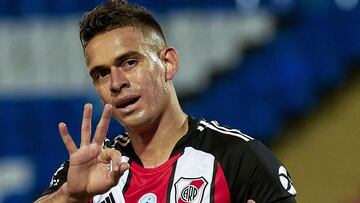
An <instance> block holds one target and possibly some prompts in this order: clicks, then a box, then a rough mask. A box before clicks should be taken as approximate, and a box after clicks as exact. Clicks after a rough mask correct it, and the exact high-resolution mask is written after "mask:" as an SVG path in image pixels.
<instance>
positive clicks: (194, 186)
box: [175, 177, 208, 203]
mask: <svg viewBox="0 0 360 203" xmlns="http://www.w3.org/2000/svg"><path fill="white" fill-rule="evenodd" d="M207 184H208V183H207V181H206V180H205V178H204V177H199V178H183V177H181V178H180V179H179V180H178V181H176V183H175V198H176V199H175V200H176V203H185V202H191V203H200V202H201V200H202V198H203V196H204V191H205V187H206V185H207Z"/></svg>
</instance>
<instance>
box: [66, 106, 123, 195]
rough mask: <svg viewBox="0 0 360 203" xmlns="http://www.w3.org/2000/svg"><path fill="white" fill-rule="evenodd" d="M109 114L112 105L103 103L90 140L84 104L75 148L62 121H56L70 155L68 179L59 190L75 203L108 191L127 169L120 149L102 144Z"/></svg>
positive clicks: (88, 109)
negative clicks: (58, 122)
mask: <svg viewBox="0 0 360 203" xmlns="http://www.w3.org/2000/svg"><path fill="white" fill-rule="evenodd" d="M111 113H112V106H111V105H110V104H106V105H105V107H104V111H103V113H102V116H101V119H100V121H99V123H98V125H97V127H96V131H95V134H94V138H93V139H92V141H91V114H92V105H91V104H86V105H85V106H84V114H83V120H82V126H81V144H80V148H77V146H76V144H75V143H74V141H73V139H72V138H71V136H70V134H69V132H68V129H67V127H66V125H65V123H60V124H59V131H60V135H61V138H62V140H63V141H64V144H65V146H66V149H67V150H68V152H69V155H70V165H69V170H68V176H67V182H66V183H65V184H64V185H63V187H62V189H63V193H64V194H65V195H67V196H68V197H69V198H70V199H72V200H74V201H75V202H86V201H88V200H89V199H90V198H91V197H93V196H94V195H97V194H102V193H105V192H107V191H108V190H109V189H110V188H112V187H114V186H115V185H116V184H117V183H118V181H119V179H120V176H121V175H122V174H123V172H124V171H126V170H127V169H129V165H128V164H127V163H126V162H121V153H120V152H119V151H117V150H114V149H109V148H103V147H102V145H103V142H104V139H105V136H106V133H107V131H108V127H109V123H110V118H111Z"/></svg>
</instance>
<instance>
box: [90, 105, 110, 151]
mask: <svg viewBox="0 0 360 203" xmlns="http://www.w3.org/2000/svg"><path fill="white" fill-rule="evenodd" d="M111 114H112V105H111V104H105V106H104V111H103V113H102V115H101V119H100V121H99V124H98V125H97V127H96V131H95V135H94V139H93V143H95V144H97V145H102V144H103V143H104V139H105V137H106V133H107V131H108V129H109V124H110V119H111Z"/></svg>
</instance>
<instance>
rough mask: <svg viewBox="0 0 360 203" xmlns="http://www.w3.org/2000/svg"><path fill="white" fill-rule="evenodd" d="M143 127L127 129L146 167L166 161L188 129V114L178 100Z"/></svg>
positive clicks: (153, 166) (152, 166)
mask: <svg viewBox="0 0 360 203" xmlns="http://www.w3.org/2000/svg"><path fill="white" fill-rule="evenodd" d="M146 126H147V127H146V128H143V129H139V128H137V129H127V132H128V133H129V136H130V138H131V143H132V146H133V148H134V150H135V152H136V154H137V155H138V157H139V158H140V160H141V161H142V163H143V166H144V167H145V168H155V167H157V166H159V165H161V164H163V163H164V162H166V161H167V160H168V159H169V157H170V154H171V152H172V150H173V148H174V146H175V144H176V143H177V142H178V141H179V140H180V138H181V137H183V136H184V135H185V134H186V132H187V130H188V119H187V115H186V114H185V113H184V112H183V111H182V110H181V108H180V105H179V104H178V102H177V100H176V101H175V103H172V104H171V105H169V108H168V109H167V110H166V111H165V112H164V113H163V114H162V115H161V116H160V117H159V118H157V119H154V120H153V121H152V122H151V124H149V123H148V124H147V125H146Z"/></svg>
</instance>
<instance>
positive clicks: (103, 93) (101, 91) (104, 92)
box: [95, 85, 110, 103]
mask: <svg viewBox="0 0 360 203" xmlns="http://www.w3.org/2000/svg"><path fill="white" fill-rule="evenodd" d="M95 89H96V92H97V93H98V95H99V96H100V98H101V100H102V101H103V102H104V103H109V101H107V100H109V95H110V91H109V89H108V88H106V87H105V86H104V85H101V86H99V85H97V86H95Z"/></svg>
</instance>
